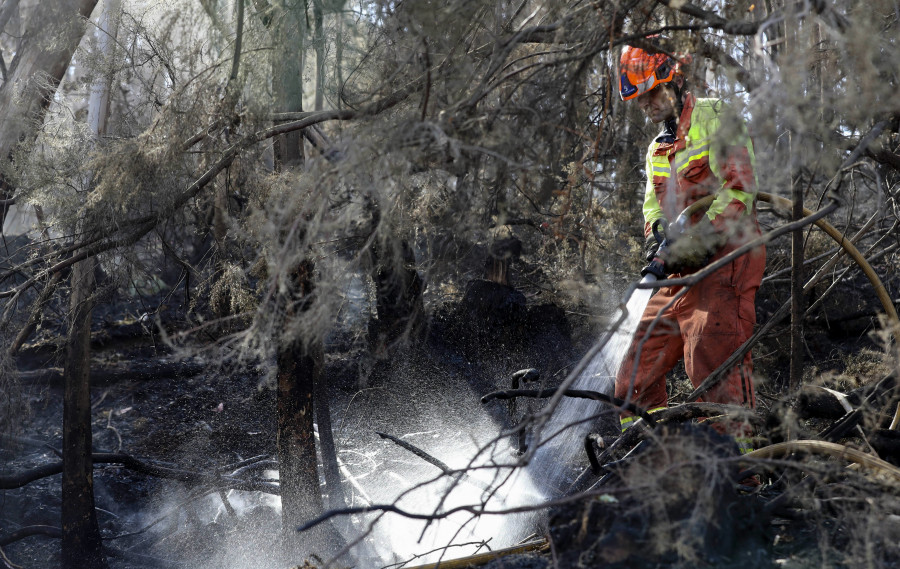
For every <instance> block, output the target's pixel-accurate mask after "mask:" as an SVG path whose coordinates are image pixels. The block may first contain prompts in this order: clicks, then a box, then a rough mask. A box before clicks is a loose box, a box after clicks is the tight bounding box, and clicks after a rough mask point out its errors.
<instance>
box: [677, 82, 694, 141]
mask: <svg viewBox="0 0 900 569" xmlns="http://www.w3.org/2000/svg"><path fill="white" fill-rule="evenodd" d="M683 105H684V106H683V107H682V109H681V116H680V117H678V130H677V131H676V135H675V147H674V148H673V150H674V151H675V152H677V151H679V150H683V149H684V146H685V139H686V138H687V133H688V131H689V130H690V129H691V113H693V112H694V95H693V94H692V93H691V92H690V91H688V92H687V93H685V94H684V104H683Z"/></svg>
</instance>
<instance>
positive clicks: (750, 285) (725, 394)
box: [679, 250, 765, 449]
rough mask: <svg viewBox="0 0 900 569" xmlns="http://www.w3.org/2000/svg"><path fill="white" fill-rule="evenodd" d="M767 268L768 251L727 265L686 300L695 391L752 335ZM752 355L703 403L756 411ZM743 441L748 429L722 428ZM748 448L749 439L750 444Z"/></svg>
mask: <svg viewBox="0 0 900 569" xmlns="http://www.w3.org/2000/svg"><path fill="white" fill-rule="evenodd" d="M764 270H765V252H764V250H762V251H760V252H754V253H751V254H749V255H744V256H743V257H740V258H738V259H736V260H735V261H734V262H733V263H731V264H730V265H727V266H725V267H722V269H720V270H719V271H716V272H715V273H713V274H712V275H710V276H709V277H707V278H706V279H704V280H703V281H701V283H700V284H698V285H697V286H696V287H694V289H693V290H691V291H690V293H688V295H686V296H685V305H684V312H683V315H684V318H683V319H682V320H681V321H680V322H679V323H680V325H681V327H682V330H683V331H684V340H685V371H687V374H688V377H690V378H691V382H692V383H693V385H694V387H697V386H699V385H700V383H702V382H703V380H705V379H706V378H707V377H708V376H709V375H710V374H711V373H712V372H713V371H715V370H716V369H717V368H718V367H719V366H720V365H721V364H722V363H723V362H724V361H725V360H726V359H728V358H729V357H730V356H731V354H732V353H734V352H735V351H736V350H737V349H738V348H739V347H740V346H741V345H742V344H743V343H744V342H745V341H746V340H747V339H748V338H749V337H750V336H751V335H752V334H753V327H754V325H755V324H756V304H755V299H756V291H757V289H758V288H759V283H760V281H761V280H762V274H763V271H764ZM752 372H753V364H752V359H751V356H750V354H749V353H748V354H746V355H745V356H744V358H743V361H742V362H741V363H740V364H739V365H737V366H735V367H733V368H732V369H731V370H729V371H728V372H727V373H726V375H725V377H724V378H722V380H721V381H720V382H719V383H718V384H717V385H716V386H715V387H713V388H712V389H710V390H709V391H707V392H706V393H705V394H704V395H703V397H702V398H701V399H702V400H703V401H709V402H715V403H730V404H734V405H742V406H744V407H749V408H754V407H756V395H755V392H754V389H753V381H752ZM723 430H725V431H728V432H729V434H732V435H734V436H735V437H736V438H738V440H739V443H740V442H744V441H743V440H744V439H746V437H747V436H748V434H749V426H747V425H731V426H730V427H728V428H725V429H723ZM746 442H747V445H742V447H743V446H747V448H748V449H749V446H748V445H749V441H746Z"/></svg>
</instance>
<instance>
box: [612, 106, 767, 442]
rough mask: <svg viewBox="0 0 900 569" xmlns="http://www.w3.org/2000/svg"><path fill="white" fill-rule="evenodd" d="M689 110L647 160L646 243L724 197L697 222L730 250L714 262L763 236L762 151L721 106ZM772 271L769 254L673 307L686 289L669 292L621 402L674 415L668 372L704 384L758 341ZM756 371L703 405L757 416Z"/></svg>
mask: <svg viewBox="0 0 900 569" xmlns="http://www.w3.org/2000/svg"><path fill="white" fill-rule="evenodd" d="M682 101H683V108H682V111H681V114H680V116H679V118H678V121H677V122H676V121H674V120H672V121H667V122H668V124H667V125H666V128H665V129H664V130H663V132H662V133H661V135H660V136H659V137H658V138H657V139H656V140H654V142H653V143H651V144H650V147H649V149H648V152H647V163H646V168H647V178H648V180H647V188H646V194H645V199H644V207H643V213H644V220H645V222H646V225H645V236H648V235H650V232H651V225H652V224H653V223H654V222H655V221H656V220H658V219H660V218H665V219H668V220H675V219H676V218H677V217H678V215H679V214H680V213H681V211H683V210H684V208H685V207H687V206H688V205H690V204H692V203H693V202H695V201H697V200H698V199H700V198H703V197H706V196H709V195H714V196H716V197H715V200H714V201H713V202H712V204H711V205H710V207H709V209H708V210H706V211H699V212H697V214H696V215H695V216H694V219H692V220H691V221H692V223H695V224H696V223H698V222H701V221H704V222H705V221H708V222H709V223H708V224H707V225H711V226H712V228H713V231H714V233H715V234H716V237H717V239H718V243H720V244H723V245H721V246H719V247H718V248H717V249H716V250H715V251H711V254H712V257H711V258H710V260H709V262H712V261H715V260H717V259H719V258H721V257H722V256H724V255H727V254H728V253H730V252H731V251H733V250H734V249H735V248H737V247H739V246H741V245H742V244H744V243H746V242H747V241H749V240H751V239H753V238H754V237H756V236H758V235H759V226H758V224H757V221H756V203H755V199H756V191H757V189H756V176H755V173H754V155H753V144H752V142H751V141H750V138H749V136H748V135H747V133H746V128H745V126H744V124H743V121H741V120H740V119H739V118H738V117H736V116H734V115H733V114H729V113H727V112H726V109H725V107H724V104H723V103H722V102H721V101H720V100H718V99H695V98H694V97H693V96H692V95H691V94H690V93H684V95H683V97H682ZM701 216H705V217H706V220H702V219H701ZM764 269H765V249H764V247H760V248H759V249H756V250H754V251H753V252H751V253H750V254H747V255H743V256H741V257H739V258H738V259H736V260H735V261H733V262H731V263H730V264H728V265H726V266H724V267H722V268H720V269H719V270H717V271H716V272H715V273H713V274H712V275H710V276H709V277H707V278H705V279H703V280H702V281H701V282H700V283H699V284H698V285H696V286H694V287H692V288H691V289H690V290H689V291H688V292H687V293H686V294H685V295H684V296H683V297H681V298H680V299H678V300H677V301H675V303H674V304H672V305H671V306H669V305H670V304H671V301H672V299H673V297H674V295H675V294H676V293H677V292H678V290H679V287H664V288H661V289H659V291H658V292H657V293H656V294H655V295H654V296H653V297H652V298H651V299H650V302H649V304H648V305H647V308H646V310H645V311H644V314H643V316H642V318H641V322H640V324H639V326H638V330H637V333H636V334H635V337H634V341H633V342H632V345H631V347H630V348H629V350H628V354H627V355H626V357H625V359H624V363H623V364H622V367H621V369H620V370H619V372H618V374H617V376H616V388H615V395H616V397H618V398H621V399H627V400H629V401H632V402H634V403H635V404H637V405H638V406H640V407H643V408H645V409H650V410H653V409H657V408H661V407H665V406H666V405H667V396H666V377H665V376H666V373H667V372H668V371H669V370H670V369H672V367H673V366H674V365H675V364H676V363H677V362H678V360H680V359H681V358H682V357H683V358H684V362H685V370H686V371H687V375H688V377H689V378H690V379H691V382H692V383H693V384H694V386H695V387H696V386H698V385H700V383H701V382H702V381H703V380H704V379H706V377H707V376H708V375H709V374H710V373H711V372H712V371H713V370H715V369H716V368H717V367H718V366H719V365H721V364H722V363H723V362H724V361H725V360H726V359H727V358H728V357H729V356H730V355H731V354H732V353H733V352H734V351H735V350H736V349H737V348H738V347H739V346H740V345H741V344H743V343H744V341H746V340H747V339H748V338H749V337H750V336H751V335H752V333H753V327H754V325H755V324H756V310H755V297H756V291H757V290H758V289H759V285H760V282H761V280H762V275H763V271H764ZM695 270H696V269H695ZM690 272H692V271H690V270H687V271H683V272H682V273H680V274H675V275H672V276H673V277H678V276H683V274H686V273H690ZM657 316H659V319H657ZM654 321H655V322H656V323H655V325H653V329H652V330H650V328H651V325H652V324H653V323H654ZM648 331H649V333H648ZM752 370H753V368H752V362H751V356H750V354H749V353H748V354H747V355H746V356H745V357H744V360H743V362H742V363H741V364H740V365H738V366H736V367H734V368H733V369H732V370H731V371H730V372H729V373H728V375H727V377H725V378H723V380H722V381H721V382H720V383H719V384H718V385H717V386H716V387H715V388H713V389H711V390H710V391H708V392H707V393H706V394H705V395H704V396H703V399H702V400H704V401H711V402H717V403H733V404H738V405H744V406H747V407H754V406H755V405H756V398H755V395H754V390H753V384H752V381H751V374H752ZM627 421H628V418H627V417H626V418H625V419H623V425H624V424H625V423H627Z"/></svg>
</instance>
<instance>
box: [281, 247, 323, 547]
mask: <svg viewBox="0 0 900 569" xmlns="http://www.w3.org/2000/svg"><path fill="white" fill-rule="evenodd" d="M312 272H313V264H312V263H311V262H308V261H306V262H303V263H301V265H300V266H298V267H297V268H296V269H295V270H294V271H293V273H292V275H291V282H292V285H293V291H291V292H292V293H293V294H291V295H290V297H289V298H288V302H289V303H290V306H289V307H288V310H287V315H286V318H287V319H291V318H294V317H297V316H298V315H299V314H301V313H302V312H303V311H304V310H305V309H306V308H307V306H306V302H307V299H308V298H309V295H310V294H311V293H312V288H313V281H312V278H313V277H312ZM323 358H324V354H323V349H322V344H321V343H320V342H317V341H310V340H307V339H304V338H298V339H295V340H292V341H290V342H287V343H284V342H283V343H282V345H281V347H280V349H279V351H278V357H277V365H278V397H277V403H276V405H277V412H278V463H279V479H280V481H281V482H280V484H281V519H282V526H283V529H284V540H285V552H286V554H287V555H289V556H291V555H299V554H302V553H304V552H301V551H300V550H299V547H298V546H299V537H298V534H297V531H296V528H297V527H298V526H299V525H301V524H302V523H304V522H306V521H309V520H310V519H312V518H314V517H316V516H318V515H320V514H321V513H322V512H323V511H324V509H323V507H322V495H321V492H320V490H319V472H318V460H317V458H316V439H315V432H314V428H313V414H314V404H315V391H316V383H317V382H318V381H320V380H321V375H322V361H323Z"/></svg>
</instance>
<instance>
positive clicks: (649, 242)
mask: <svg viewBox="0 0 900 569" xmlns="http://www.w3.org/2000/svg"><path fill="white" fill-rule="evenodd" d="M657 251H659V241H657V240H656V237H655V236H654V235H653V234H652V233H651V234H650V235H648V236H647V237H646V239H644V253H643V260H645V261H647V262H648V263H649V262H650V261H652V260H653V257H655V256H656V252H657Z"/></svg>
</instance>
